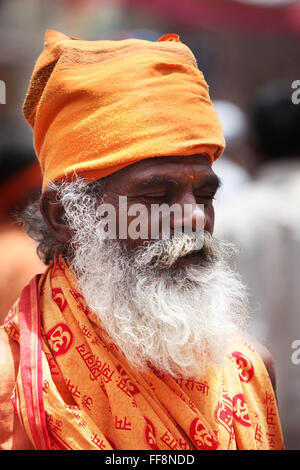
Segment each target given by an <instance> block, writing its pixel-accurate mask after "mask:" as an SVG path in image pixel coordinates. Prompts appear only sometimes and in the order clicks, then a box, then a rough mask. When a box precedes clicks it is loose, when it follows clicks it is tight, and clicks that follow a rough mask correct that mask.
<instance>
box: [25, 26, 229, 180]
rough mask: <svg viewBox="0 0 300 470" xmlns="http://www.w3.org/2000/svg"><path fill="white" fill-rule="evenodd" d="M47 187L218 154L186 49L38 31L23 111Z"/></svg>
mask: <svg viewBox="0 0 300 470" xmlns="http://www.w3.org/2000/svg"><path fill="white" fill-rule="evenodd" d="M23 111H24V115H25V117H26V119H27V121H28V122H29V124H30V125H31V126H32V128H33V130H34V146H35V150H36V153H37V156H38V159H39V161H40V164H41V168H42V173H43V188H45V187H46V186H47V184H48V183H49V182H50V181H55V180H59V179H62V178H64V179H71V178H72V175H74V172H76V175H77V176H82V177H84V178H86V179H87V180H88V181H94V180H97V179H99V178H102V177H104V176H107V175H109V174H111V173H114V172H115V171H118V170H120V169H121V168H124V167H126V166H128V165H130V164H132V163H135V162H138V161H140V160H143V159H146V158H150V157H157V156H168V155H195V154H200V153H201V154H204V155H205V156H206V157H207V158H208V159H209V161H210V164H212V162H213V161H214V160H215V159H216V158H218V157H219V156H220V155H221V153H222V151H223V149H224V138H223V133H222V127H221V124H220V122H219V119H218V116H217V114H216V112H215V110H214V108H213V105H212V103H211V100H210V98H209V93H208V86H207V84H206V82H205V80H204V77H203V74H202V72H200V71H199V69H198V67H197V62H196V59H195V57H194V55H193V54H192V52H191V51H190V49H189V48H188V47H187V46H186V45H184V44H183V43H182V42H180V40H179V37H178V36H177V35H176V34H168V35H165V36H163V37H162V38H161V39H159V40H158V41H157V42H150V41H145V40H140V39H125V40H119V41H108V40H105V41H81V40H78V39H75V38H71V37H68V36H65V35H64V34H61V33H58V32H56V31H51V30H50V31H49V30H48V31H46V36H45V48H44V50H43V52H42V54H41V55H40V57H39V58H38V60H37V63H36V65H35V68H34V71H33V75H32V78H31V82H30V86H29V90H28V93H27V96H26V99H25V102H24V106H23Z"/></svg>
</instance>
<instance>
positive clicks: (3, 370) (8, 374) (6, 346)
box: [0, 326, 19, 449]
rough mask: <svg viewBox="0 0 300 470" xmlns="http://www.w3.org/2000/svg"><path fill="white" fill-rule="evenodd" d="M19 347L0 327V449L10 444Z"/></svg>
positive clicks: (6, 447) (7, 447)
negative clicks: (12, 400) (12, 398)
mask: <svg viewBox="0 0 300 470" xmlns="http://www.w3.org/2000/svg"><path fill="white" fill-rule="evenodd" d="M18 348H19V345H18V343H16V342H15V341H13V340H12V339H11V338H10V337H9V336H8V334H7V333H6V331H5V329H4V327H3V326H1V327H0V377H1V382H0V402H1V408H0V448H1V449H9V448H10V446H11V444H12V433H13V423H14V408H13V405H12V402H11V395H12V393H13V388H14V384H15V380H16V375H17V370H18V367H19V351H18Z"/></svg>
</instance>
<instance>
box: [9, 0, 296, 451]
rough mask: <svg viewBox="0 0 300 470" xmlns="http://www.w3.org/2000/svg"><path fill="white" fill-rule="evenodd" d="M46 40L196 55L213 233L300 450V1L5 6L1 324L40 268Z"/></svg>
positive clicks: (99, 0) (12, 2) (45, 1)
mask: <svg viewBox="0 0 300 470" xmlns="http://www.w3.org/2000/svg"><path fill="white" fill-rule="evenodd" d="M45 29H55V30H58V31H60V32H63V33H65V34H67V35H70V36H73V37H78V38H81V39H87V40H99V39H125V38H129V37H136V38H141V39H148V40H153V41H156V40H157V39H158V38H160V37H161V36H163V35H164V34H167V33H177V34H179V36H180V39H181V40H182V42H184V43H185V44H187V45H188V46H189V47H190V48H191V49H192V51H193V52H194V55H195V57H196V59H197V62H198V65H199V68H200V69H201V70H202V71H203V72H204V75H205V77H206V80H207V82H208V84H209V86H210V95H211V98H212V100H213V101H214V103H215V106H216V108H217V111H218V113H219V116H220V119H221V122H222V125H223V129H224V134H225V138H226V141H227V147H226V150H225V153H224V155H223V156H222V158H221V159H220V160H219V161H217V162H216V163H215V166H214V170H215V172H216V173H217V174H218V175H219V176H220V177H221V180H222V182H223V185H222V188H221V190H220V192H219V194H218V196H217V198H216V201H215V207H216V228H215V233H216V234H217V235H218V236H219V237H222V238H226V239H229V240H231V241H232V242H233V243H235V245H236V246H237V247H238V249H239V255H238V257H237V258H236V259H235V261H234V264H235V267H236V268H237V269H238V270H239V272H240V273H241V276H242V278H243V280H244V282H245V283H246V284H247V285H248V287H249V295H250V302H251V320H250V330H251V332H252V333H253V334H254V335H255V336H256V337H257V338H258V339H259V340H260V341H262V342H263V343H264V344H265V345H266V346H267V347H268V349H269V350H270V351H271V353H272V355H273V357H274V360H275V367H276V373H277V398H278V403H279V411H280V416H281V422H282V427H283V433H284V437H285V443H286V448H287V449H300V437H299V435H300V354H298V356H297V354H296V355H295V354H294V355H293V352H295V351H294V350H293V342H294V341H295V340H300V321H299V313H300V307H299V306H300V286H299V279H300V144H299V137H300V117H299V115H300V104H297V101H300V91H299V92H298V94H297V82H296V81H297V80H298V81H299V84H298V88H299V90H300V61H299V57H300V2H299V1H288V0H248V1H247V0H240V1H238V0H236V1H235V0H184V1H182V0H151V2H150V1H147V0H51V1H50V0H26V2H25V1H24V0H23V1H22V0H0V80H1V82H0V85H1V96H0V103H1V104H0V318H1V321H2V320H3V318H4V316H5V315H6V312H7V309H8V308H9V305H10V304H11V303H12V302H13V301H14V300H16V298H17V297H18V295H19V291H20V289H21V287H22V286H23V285H25V284H26V282H27V281H28V280H29V279H30V278H31V277H32V275H33V274H35V273H36V272H39V271H41V269H43V266H42V265H41V263H40V262H39V261H38V259H37V257H36V255H35V248H36V247H35V245H34V242H33V241H31V240H29V239H27V236H26V235H25V234H24V232H23V231H22V229H21V227H19V226H18V225H17V224H16V222H15V218H14V215H15V213H16V211H17V210H18V209H20V208H22V207H24V205H25V204H26V202H27V200H28V199H29V198H31V197H32V195H33V194H35V193H36V192H37V191H38V190H39V186H40V173H39V168H38V166H37V164H36V163H35V157H34V150H33V148H32V134H31V129H30V128H29V126H27V124H25V121H24V120H23V117H22V103H23V100H24V96H25V93H26V89H27V86H28V82H29V79H30V76H31V72H32V70H33V66H34V63H35V61H36V59H37V57H38V55H39V53H40V52H41V50H42V48H43V37H44V31H45ZM4 87H5V90H4ZM3 90H4V91H5V96H4V94H3ZM293 93H294V95H293ZM4 98H5V99H4ZM178 118H180V113H179V114H178ZM16 280H18V282H16ZM8 293H9V296H8ZM295 357H296V360H295ZM297 357H298V358H299V360H297ZM293 358H294V359H293ZM297 362H298V363H297ZM270 442H272V435H270Z"/></svg>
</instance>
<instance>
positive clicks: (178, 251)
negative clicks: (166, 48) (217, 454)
mask: <svg viewBox="0 0 300 470" xmlns="http://www.w3.org/2000/svg"><path fill="white" fill-rule="evenodd" d="M218 184H219V180H218V178H217V176H216V175H215V174H214V172H213V171H212V169H211V168H210V166H209V163H208V161H207V160H206V159H205V158H204V157H202V156H200V155H199V156H192V157H167V158H161V157H156V158H153V159H149V160H145V161H142V162H140V163H137V164H135V165H131V166H129V167H127V168H124V169H123V170H121V171H119V172H117V173H115V174H113V175H111V176H109V177H108V178H107V179H106V181H105V182H104V186H102V187H101V181H100V182H95V185H94V186H89V185H88V184H87V182H86V181H84V180H83V179H80V178H79V179H78V180H75V181H73V182H70V183H68V184H65V185H64V186H62V187H61V189H60V190H59V191H60V193H59V200H60V204H61V205H55V204H52V206H51V205H49V206H48V207H49V208H51V207H52V210H53V214H55V213H57V215H60V213H61V210H62V209H63V210H64V215H65V219H64V223H65V224H67V225H61V224H57V225H56V227H58V228H61V227H63V228H64V227H66V226H68V227H69V231H70V233H71V234H72V239H71V242H72V249H73V256H72V257H71V258H70V262H71V266H72V268H73V271H74V273H75V276H76V278H77V281H78V285H79V286H80V290H81V292H82V294H83V296H84V298H85V300H86V302H87V305H88V306H89V307H90V309H91V310H92V311H93V312H95V313H96V315H97V316H98V318H99V320H100V322H101V324H102V325H103V327H104V328H105V329H106V331H107V332H108V334H109V335H110V337H111V340H112V341H113V342H114V343H115V344H116V345H117V346H118V347H119V349H120V350H121V351H122V352H123V354H124V355H125V356H126V358H127V359H128V361H129V363H130V364H132V365H134V366H135V367H137V368H144V367H146V366H147V364H149V363H150V364H152V365H153V366H154V367H155V368H157V369H158V370H161V371H166V372H167V373H170V374H172V375H174V376H178V375H182V376H186V377H191V376H198V374H200V373H201V369H202V368H204V366H205V365H206V364H207V361H208V360H210V361H211V360H215V361H217V360H220V359H221V360H222V359H223V358H224V354H225V351H226V348H227V345H228V341H230V340H231V337H232V335H233V334H235V332H236V331H237V328H238V327H239V325H242V324H243V321H244V318H245V316H246V315H245V314H246V296H245V293H244V288H243V286H242V285H241V283H240V281H239V279H238V278H237V277H236V276H235V275H234V273H233V272H232V270H231V269H230V268H229V266H228V264H227V258H228V256H230V254H231V253H232V248H231V247H230V246H228V245H226V243H225V244H224V242H219V241H218V240H216V239H214V238H213V237H212V236H211V234H212V232H213V226H214V209H213V197H214V194H215V192H216V190H217V187H218ZM103 188H104V191H105V194H104V195H103ZM120 197H125V198H126V199H127V208H128V211H130V208H132V207H133V205H135V204H140V205H143V206H146V207H147V208H148V209H149V211H147V212H146V213H145V214H146V215H144V217H145V219H146V221H145V220H143V221H142V222H143V223H144V222H148V223H149V222H152V211H151V210H150V209H151V206H152V205H153V204H156V205H162V204H166V205H170V206H171V205H174V204H177V205H179V206H180V207H181V206H184V205H188V206H190V207H191V208H192V209H193V210H192V211H190V212H189V213H188V214H189V216H188V217H186V213H185V212H184V211H183V212H182V213H183V214H184V219H183V218H180V217H178V216H177V217H174V219H172V220H171V228H172V229H173V230H174V232H175V226H176V225H177V226H182V225H184V226H188V227H187V228H190V229H191V231H192V232H195V233H186V232H185V233H183V232H182V233H181V234H179V235H178V234H177V233H175V234H174V236H172V234H171V236H170V237H169V238H168V239H163V237H161V238H159V239H150V238H148V241H151V243H145V240H144V239H143V238H137V239H136V238H134V237H129V238H123V237H120V236H117V237H116V236H115V237H112V238H111V237H110V236H107V235H110V233H111V232H110V230H109V231H108V232H107V231H106V224H107V218H106V216H102V215H101V214H102V212H101V210H102V208H103V206H106V207H108V206H109V208H113V209H114V211H112V213H114V212H116V214H115V215H116V218H117V219H118V218H119V216H120V215H122V216H124V212H125V216H126V224H127V227H129V225H130V219H131V218H132V216H131V215H130V217H128V218H127V211H124V207H123V206H122V205H120ZM55 211H56V212H55ZM59 220H61V219H59ZM199 220H200V224H199ZM158 222H160V221H158ZM197 225H200V227H201V230H202V231H203V234H202V233H201V232H199V230H198V229H197ZM117 228H118V230H117V232H118V235H119V234H120V230H119V228H120V227H117ZM128 233H129V231H128ZM197 239H201V240H202V242H203V244H202V245H201V249H199V245H198V242H197ZM124 245H125V247H124ZM195 246H196V248H195ZM124 248H125V249H124ZM197 253H198V254H197Z"/></svg>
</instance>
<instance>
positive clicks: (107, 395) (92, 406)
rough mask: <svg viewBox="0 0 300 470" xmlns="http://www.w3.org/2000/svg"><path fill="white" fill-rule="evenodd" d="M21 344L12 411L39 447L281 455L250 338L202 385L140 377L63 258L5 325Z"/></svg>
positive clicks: (264, 377)
mask: <svg viewBox="0 0 300 470" xmlns="http://www.w3.org/2000/svg"><path fill="white" fill-rule="evenodd" d="M5 329H6V331H7V333H8V334H9V335H10V336H11V337H12V338H14V339H15V340H16V341H18V342H19V343H20V368H19V373H18V377H17V381H16V384H15V388H14V393H13V397H12V400H13V404H14V407H15V408H16V410H17V413H18V416H19V419H20V422H21V423H22V425H23V427H24V429H25V431H26V433H27V435H28V436H29V438H30V440H31V441H32V443H33V445H34V446H35V447H36V449H70V450H73V449H74V450H78V449H85V450H92V449H94V450H99V449H100V450H112V449H120V450H125V449H126V450H132V449H133V450H139V449H146V450H147V449H148V450H151V449H152V450H190V449H199V450H205V449H218V450H219V449H232V450H233V449H282V448H283V439H282V433H281V428H280V422H279V416H278V410H277V406H276V399H275V396H274V392H273V389H272V385H271V381H270V379H269V376H268V373H267V371H266V369H265V366H264V364H263V362H262V360H261V359H260V357H259V356H258V354H257V353H256V352H255V351H254V349H253V348H252V347H251V346H250V345H248V344H247V343H246V342H245V341H244V340H239V341H238V342H237V343H236V344H233V345H232V349H231V351H230V353H229V354H228V355H227V356H226V360H225V363H224V365H223V366H222V367H211V368H210V369H209V370H208V371H207V373H206V375H205V377H201V378H199V379H198V380H189V379H177V380H175V379H173V378H172V377H170V376H169V375H167V374H163V373H161V372H160V371H157V370H155V369H154V368H150V367H149V369H148V370H147V371H146V372H145V373H142V374H141V373H137V371H135V370H134V369H133V368H131V367H130V365H129V364H128V362H127V361H126V359H125V358H124V356H123V355H122V354H121V353H120V351H119V350H118V348H117V347H116V346H115V345H114V344H112V342H111V341H110V339H109V337H108V335H107V334H106V333H105V332H104V331H103V329H102V328H101V324H100V322H99V320H98V319H97V317H96V315H95V314H94V313H93V312H91V311H90V310H89V309H88V307H87V306H86V303H85V301H84V298H83V296H82V295H81V294H80V292H79V291H78V287H76V280H75V278H74V275H73V273H72V271H71V269H70V268H69V266H68V265H67V264H66V263H65V261H64V260H63V259H62V258H59V259H58V260H54V262H53V263H52V265H51V266H50V267H49V268H48V269H47V271H46V272H45V274H43V275H42V276H36V277H35V278H34V279H33V280H32V281H31V282H30V284H29V285H28V286H27V287H25V289H24V290H23V292H22V295H21V297H20V300H19V301H18V302H17V303H16V304H15V305H14V307H13V308H12V309H11V311H10V313H9V315H8V317H7V319H6V321H5Z"/></svg>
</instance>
